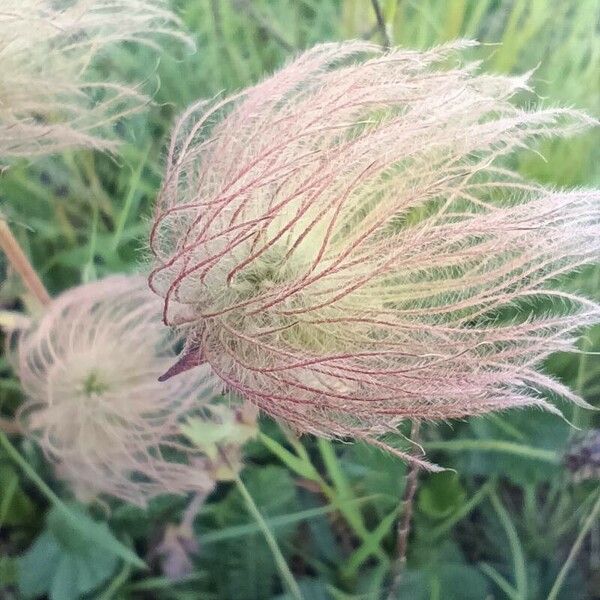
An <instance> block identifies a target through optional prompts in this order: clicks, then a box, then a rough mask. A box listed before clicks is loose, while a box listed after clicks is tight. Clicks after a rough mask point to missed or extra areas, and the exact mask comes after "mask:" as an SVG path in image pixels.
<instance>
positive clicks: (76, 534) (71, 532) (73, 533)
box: [47, 506, 146, 569]
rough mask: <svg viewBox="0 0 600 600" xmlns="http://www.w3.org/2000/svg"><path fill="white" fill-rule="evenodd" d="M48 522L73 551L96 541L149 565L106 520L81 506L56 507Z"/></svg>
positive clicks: (118, 554) (100, 546)
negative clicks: (104, 521) (121, 540)
mask: <svg viewBox="0 0 600 600" xmlns="http://www.w3.org/2000/svg"><path fill="white" fill-rule="evenodd" d="M47 525H48V529H49V530H50V531H51V532H52V533H53V534H54V536H55V537H56V538H57V539H58V540H59V541H60V543H62V544H63V546H64V547H65V548H66V549H68V550H70V551H72V552H79V551H85V550H86V549H87V548H88V547H89V546H90V545H93V546H95V547H97V548H98V549H100V550H103V551H104V552H107V553H109V554H110V555H112V556H115V557H118V558H122V559H123V560H124V561H125V562H127V563H130V564H132V565H134V566H136V567H140V568H142V569H143V568H146V563H144V561H142V560H141V559H140V557H139V556H137V554H135V552H133V551H132V550H130V549H129V548H128V547H127V546H125V545H124V544H122V543H121V542H119V540H117V539H116V538H115V537H114V536H113V534H112V533H111V532H110V529H109V528H108V525H107V524H106V523H100V522H97V521H94V520H93V519H91V518H90V517H89V516H88V515H86V514H85V513H84V512H82V511H81V510H80V509H79V508H78V507H75V506H69V507H68V510H65V509H63V508H62V507H55V508H53V509H52V510H51V511H50V513H49V514H48V520H47Z"/></svg>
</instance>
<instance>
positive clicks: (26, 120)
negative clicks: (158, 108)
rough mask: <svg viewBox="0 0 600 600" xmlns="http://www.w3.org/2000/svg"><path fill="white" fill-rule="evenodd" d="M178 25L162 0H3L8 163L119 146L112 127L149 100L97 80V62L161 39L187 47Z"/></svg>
mask: <svg viewBox="0 0 600 600" xmlns="http://www.w3.org/2000/svg"><path fill="white" fill-rule="evenodd" d="M179 25H180V24H179V21H178V19H177V18H176V17H175V15H174V14H173V13H172V12H171V11H170V10H169V9H168V7H167V5H166V3H165V2H164V0H91V1H90V0H73V1H71V2H54V1H51V0H2V6H1V7H0V71H1V73H2V82H1V83H0V157H2V160H6V159H9V158H14V157H19V156H27V157H28V156H32V155H35V154H41V153H47V152H56V151H60V150H64V149H65V148H71V147H82V146H83V147H92V148H102V149H111V148H113V147H114V135H113V132H112V126H113V125H114V123H115V122H116V121H118V120H119V119H121V118H122V117H124V116H126V115H128V114H130V113H132V112H136V111H139V110H140V109H142V108H143V107H144V106H145V105H147V104H148V99H147V98H146V97H145V96H144V95H143V94H142V93H140V91H139V89H136V88H135V87H132V86H128V85H125V84H123V83H117V82H109V81H106V79H105V78H99V77H98V75H97V74H96V75H94V70H93V68H92V65H93V61H94V59H95V58H97V57H98V55H102V53H103V52H105V51H106V50H107V49H108V48H110V47H113V48H114V46H115V45H116V44H118V43H121V42H135V43H138V44H144V45H150V46H156V41H155V39H156V36H157V35H167V36H169V38H171V39H173V38H177V39H180V40H182V41H184V42H187V40H186V38H185V36H184V35H183V34H182V33H181V31H180V29H179ZM100 79H102V80H100ZM137 85H138V86H139V82H138V84H137Z"/></svg>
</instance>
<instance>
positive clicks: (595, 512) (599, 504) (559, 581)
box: [547, 492, 600, 600]
mask: <svg viewBox="0 0 600 600" xmlns="http://www.w3.org/2000/svg"><path fill="white" fill-rule="evenodd" d="M599 516H600V492H599V493H598V498H596V503H595V504H594V507H593V508H592V511H591V512H590V514H589V515H588V518H587V519H586V520H585V523H584V524H583V527H582V528H581V531H580V532H579V535H578V536H577V539H576V540H575V543H574V544H573V546H572V547H571V550H570V552H569V556H567V560H566V561H565V563H564V564H563V566H562V568H561V570H560V572H559V573H558V576H557V577H556V580H555V581H554V584H553V586H552V589H551V590H550V593H549V594H548V599H547V600H556V598H557V597H558V593H559V592H560V588H561V587H562V585H563V583H564V582H565V578H566V577H567V575H568V573H569V570H570V569H571V567H572V566H573V562H575V559H576V558H577V555H578V554H579V550H581V546H582V545H583V540H585V536H586V535H587V534H588V532H589V530H590V529H591V528H592V525H593V524H594V521H595V520H596V519H597V518H598V517H599Z"/></svg>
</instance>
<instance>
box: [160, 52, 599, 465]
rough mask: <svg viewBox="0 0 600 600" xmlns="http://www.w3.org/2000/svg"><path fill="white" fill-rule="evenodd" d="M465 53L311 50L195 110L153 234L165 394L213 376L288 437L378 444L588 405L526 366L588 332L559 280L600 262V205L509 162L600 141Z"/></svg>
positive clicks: (187, 117) (518, 80)
mask: <svg viewBox="0 0 600 600" xmlns="http://www.w3.org/2000/svg"><path fill="white" fill-rule="evenodd" d="M469 45H472V43H471V42H456V43H453V44H451V45H447V46H442V47H438V48H434V49H432V50H430V51H427V52H418V51H409V50H404V49H393V50H390V51H384V50H382V49H381V48H379V47H377V46H374V45H372V44H368V43H363V42H347V43H341V44H324V45H320V46H317V47H315V48H313V49H312V50H310V51H308V52H306V53H304V54H302V55H300V56H299V57H298V58H296V59H295V60H294V61H293V62H291V63H290V64H288V65H287V66H286V67H284V68H283V69H282V70H280V71H278V72H277V73H275V74H274V75H273V76H271V77H269V78H267V79H266V80H264V81H263V82H261V83H259V84H258V85H256V86H254V87H252V88H250V89H247V90H245V91H243V92H241V93H239V94H237V95H235V96H232V97H229V98H215V99H213V100H210V101H206V102H199V103H197V104H195V105H194V106H192V107H190V108H189V109H188V110H187V112H186V113H185V114H184V115H183V116H182V118H181V119H180V120H179V122H178V123H177V125H176V126H175V129H174V133H173V137H172V142H171V147H170V150H169V155H168V161H167V170H166V176H165V180H164V185H163V188H162V192H161V194H160V197H159V200H158V205H157V209H156V218H155V222H154V227H153V230H152V234H151V246H152V250H153V252H154V255H155V258H156V262H155V269H154V271H153V272H152V274H151V276H150V285H151V287H152V289H153V290H154V291H155V292H156V293H157V294H159V295H160V296H162V298H164V314H163V316H164V320H165V322H166V323H167V324H170V325H172V326H174V327H178V328H181V329H182V330H183V331H184V332H185V335H186V337H187V350H186V352H184V354H183V356H182V358H181V359H180V361H179V362H178V363H176V364H175V365H174V366H173V367H172V368H171V369H170V370H169V371H168V372H167V373H166V374H165V376H164V378H165V379H166V378H168V377H169V376H172V375H174V374H177V373H180V372H183V371H186V370H188V369H190V368H191V367H193V366H196V365H200V364H202V365H206V364H208V365H210V368H211V369H212V371H213V372H214V373H215V374H216V375H218V377H219V378H220V379H221V380H222V382H223V383H224V385H225V386H227V388H228V389H230V390H232V391H235V392H237V393H239V394H240V395H241V396H243V397H245V398H247V399H249V400H250V401H252V402H254V403H255V404H256V405H258V406H259V407H260V408H261V409H262V410H264V411H265V412H266V413H268V414H269V415H271V416H273V417H275V418H277V419H281V420H283V421H285V422H286V423H288V424H290V425H291V426H293V427H294V428H295V429H297V430H299V431H301V432H309V433H313V434H316V435H321V436H328V437H332V436H335V437H352V438H359V439H362V440H367V441H370V442H372V443H374V444H376V445H380V446H381V445H384V443H383V442H382V441H381V439H380V436H382V435H385V434H387V433H390V432H393V431H395V430H396V427H397V426H398V424H399V423H400V422H401V421H402V420H403V419H408V418H410V419H448V418H455V417H464V416H467V415H477V414H482V413H487V412H489V411H494V410H501V409H505V408H511V407H520V406H529V405H534V406H539V407H543V408H545V409H548V410H555V411H556V409H555V408H553V406H552V405H551V404H549V402H548V401H547V400H546V398H547V396H548V394H549V393H551V394H556V395H559V396H561V397H564V398H567V399H568V400H571V401H573V402H576V403H579V404H584V402H583V400H581V399H580V398H578V397H577V396H576V395H575V394H573V393H572V392H571V391H570V390H568V389H567V388H566V387H565V386H563V385H561V384H560V383H559V382H558V381H556V380H554V379H552V378H551V377H549V376H547V375H544V374H543V373H542V372H541V371H540V365H541V364H542V362H543V361H544V359H545V358H546V357H547V356H548V355H549V354H551V353H553V352H556V351H569V350H571V349H573V347H574V342H575V340H576V338H577V332H578V330H580V329H581V328H582V327H584V326H587V325H590V324H593V323H596V322H597V321H598V320H599V316H600V308H599V307H598V305H597V304H595V303H593V302H591V301H589V300H586V299H585V298H582V297H579V296H577V295H574V294H570V293H567V292H565V291H560V290H559V289H556V288H555V287H553V286H552V282H553V281H554V280H555V279H556V278H558V277H559V276H561V275H562V274H564V273H568V272H570V271H572V270H574V269H577V268H579V267H581V266H583V265H586V264H588V263H592V262H594V261H596V260H597V259H598V257H599V250H600V220H599V217H600V210H599V206H600V204H599V200H600V194H599V193H598V191H593V190H582V189H580V190H573V191H561V190H553V189H547V188H544V187H542V186H540V185H538V184H535V183H531V182H527V181H523V180H522V179H521V178H520V177H519V175H518V174H517V173H515V172H514V171H513V170H511V169H510V168H509V167H507V161H506V160H504V159H505V157H506V156H507V155H510V154H514V152H515V151H517V150H521V149H526V148H527V147H528V146H529V145H530V144H531V143H532V142H533V141H535V139H536V138H539V137H541V136H548V135H566V134H572V133H576V132H578V131H580V130H582V129H584V128H585V127H587V126H589V125H591V124H593V123H594V122H593V120H592V119H590V118H589V117H587V116H586V115H585V114H582V113H580V112H577V111H574V110H569V109H561V108H551V109H543V110H535V109H522V108H518V107H516V106H515V105H514V104H513V103H512V102H511V98H512V97H513V96H514V95H515V94H516V93H517V92H519V91H521V90H525V89H527V76H523V77H506V76H501V75H489V74H480V73H478V65H477V64H466V65H459V64H457V53H458V51H459V50H460V49H461V48H463V47H467V46H469ZM540 301H543V302H544V307H545V308H544V310H543V311H541V310H539V306H540V304H539V303H540ZM536 307H537V308H536ZM399 454H401V453H399Z"/></svg>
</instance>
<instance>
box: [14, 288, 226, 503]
mask: <svg viewBox="0 0 600 600" xmlns="http://www.w3.org/2000/svg"><path fill="white" fill-rule="evenodd" d="M160 314H161V313H160V303H159V302H157V300H156V298H155V296H153V295H152V294H151V293H150V292H149V291H148V289H147V286H146V282H145V279H144V278H143V277H137V276H113V277H108V278H106V279H104V280H102V281H99V282H96V283H91V284H86V285H82V286H79V287H77V288H73V289H71V290H69V291H67V292H65V293H63V294H62V295H61V296H59V297H58V298H56V299H55V300H54V301H53V302H52V304H51V305H50V307H49V308H48V310H47V312H46V313H45V314H44V316H43V317H42V318H41V320H40V321H39V323H37V325H36V326H34V327H33V328H32V329H31V330H30V331H28V332H26V333H24V334H22V335H21V336H20V337H19V338H18V340H17V344H18V345H17V349H16V353H15V358H16V366H17V371H18V374H19V376H20V378H21V381H22V385H23V389H24V391H25V394H26V396H27V399H26V401H25V403H24V405H23V407H22V409H21V413H20V418H21V421H22V423H23V428H24V430H25V431H26V432H28V433H30V434H31V435H33V436H35V437H36V438H37V440H38V441H39V443H40V445H41V447H42V449H43V450H44V452H45V454H46V456H47V457H48V459H49V460H50V461H51V462H52V463H54V464H55V465H56V467H57V472H58V474H59V476H60V477H62V478H64V479H65V480H67V481H68V482H69V483H70V484H71V486H72V488H73V490H74V492H75V493H76V495H77V496H78V497H79V498H80V499H90V498H92V497H94V496H96V495H98V494H101V493H106V494H109V495H112V496H115V497H118V498H122V499H124V500H127V501H129V502H133V503H136V504H140V505H144V504H145V502H146V501H147V500H148V499H149V498H152V497H153V496H156V495H159V494H162V493H185V492H188V491H200V492H207V491H210V489H211V488H212V487H213V485H214V479H213V478H212V477H211V476H210V475H209V474H207V472H206V471H202V470H200V469H197V468H196V467H194V466H193V465H192V464H191V461H192V460H194V457H193V456H192V455H195V454H196V451H195V450H194V449H192V448H191V447H190V446H188V445H186V444H185V442H184V441H182V438H181V436H180V427H181V424H182V423H183V421H184V419H185V418H186V417H187V416H188V415H189V414H193V411H194V409H195V407H196V406H197V404H198V398H199V397H200V396H202V397H206V396H210V395H212V394H215V393H217V392H218V390H219V389H220V384H219V383H218V380H217V379H216V378H214V377H212V376H210V374H209V373H208V372H207V369H206V368H205V369H195V370H193V371H190V372H189V373H187V374H186V375H185V376H182V377H181V378H175V379H173V380H171V381H169V382H166V383H159V382H158V381H157V377H158V376H159V375H160V374H161V373H162V372H164V370H165V368H167V366H168V365H169V364H171V363H172V361H173V359H174V356H175V346H176V344H177V343H178V340H177V339H176V338H175V337H174V336H170V335H169V331H168V330H167V329H166V328H165V327H164V325H163V324H162V323H161V318H160ZM170 455H171V458H173V460H170ZM176 456H177V457H179V458H180V459H185V460H182V461H181V462H179V461H177V460H175V457H176Z"/></svg>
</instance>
